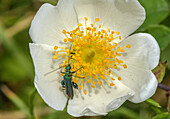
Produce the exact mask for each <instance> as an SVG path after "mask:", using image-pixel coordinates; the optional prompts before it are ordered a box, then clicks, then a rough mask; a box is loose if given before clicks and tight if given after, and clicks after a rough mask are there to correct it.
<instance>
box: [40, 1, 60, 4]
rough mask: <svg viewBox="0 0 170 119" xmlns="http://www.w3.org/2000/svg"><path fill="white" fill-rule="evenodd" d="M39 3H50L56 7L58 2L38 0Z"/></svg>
mask: <svg viewBox="0 0 170 119" xmlns="http://www.w3.org/2000/svg"><path fill="white" fill-rule="evenodd" d="M39 1H41V2H45V3H50V4H52V5H57V3H58V0H39Z"/></svg>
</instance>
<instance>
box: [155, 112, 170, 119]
mask: <svg viewBox="0 0 170 119" xmlns="http://www.w3.org/2000/svg"><path fill="white" fill-rule="evenodd" d="M169 115H170V114H169V113H168V112H164V113H161V114H158V115H156V116H154V117H153V118H152V119H167V118H168V116H169Z"/></svg>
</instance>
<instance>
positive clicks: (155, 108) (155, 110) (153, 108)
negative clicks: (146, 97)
mask: <svg viewBox="0 0 170 119" xmlns="http://www.w3.org/2000/svg"><path fill="white" fill-rule="evenodd" d="M151 108H152V110H153V111H154V112H155V113H156V114H160V113H162V112H161V110H160V109H159V108H157V107H151Z"/></svg>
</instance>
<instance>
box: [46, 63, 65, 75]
mask: <svg viewBox="0 0 170 119" xmlns="http://www.w3.org/2000/svg"><path fill="white" fill-rule="evenodd" d="M65 66H66V65H65ZM65 66H62V67H60V68H57V69H54V70H52V71H50V72H47V73H45V74H44V76H47V75H48V74H51V73H53V72H55V71H57V70H59V69H61V68H63V67H65Z"/></svg>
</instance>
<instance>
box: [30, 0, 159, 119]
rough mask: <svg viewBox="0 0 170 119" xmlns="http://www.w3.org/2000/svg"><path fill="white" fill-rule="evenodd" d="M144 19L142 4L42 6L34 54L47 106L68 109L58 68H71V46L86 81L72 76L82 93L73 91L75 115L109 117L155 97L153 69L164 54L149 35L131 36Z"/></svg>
mask: <svg viewBox="0 0 170 119" xmlns="http://www.w3.org/2000/svg"><path fill="white" fill-rule="evenodd" d="M144 19H145V11H144V8H143V7H142V6H141V5H140V4H139V2H138V1H137V0H60V1H59V3H58V5H57V6H52V5H50V4H44V5H42V6H41V8H40V9H39V11H38V12H37V14H36V16H35V18H34V19H33V21H32V24H31V28H30V36H31V39H32V40H33V42H34V43H30V51H31V55H32V58H33V61H34V65H35V86H36V88H37V90H38V92H39V94H40V95H41V97H42V98H43V99H44V101H45V102H46V103H47V104H48V105H49V106H51V107H53V108H54V109H56V110H63V109H64V107H65V106H66V102H67V95H66V93H65V90H62V85H61V81H62V80H63V76H61V70H56V71H55V69H56V68H58V67H59V65H60V67H61V65H62V66H64V65H66V64H67V60H66V59H68V58H67V55H69V53H68V51H69V48H70V47H69V46H70V44H72V45H71V52H74V53H73V54H71V55H72V56H70V55H69V59H70V60H71V61H70V64H71V66H72V70H73V71H74V70H76V69H78V68H80V67H82V68H81V69H80V70H79V71H77V72H76V75H79V76H83V77H84V78H74V77H72V78H73V80H72V81H73V82H76V83H77V84H78V85H79V89H82V90H79V89H73V92H74V96H73V99H69V101H68V106H67V111H68V113H69V114H70V115H72V116H76V117H78V116H95V115H106V114H107V113H108V112H109V111H112V110H115V109H117V108H118V107H119V106H120V105H121V104H122V103H124V102H125V101H126V100H129V101H131V102H134V103H139V102H142V101H145V100H146V99H148V98H150V97H151V96H152V95H153V94H154V93H155V90H156V88H157V84H158V83H157V80H156V78H155V76H154V74H153V73H152V71H151V70H152V69H153V68H155V67H156V66H157V65H158V62H159V57H160V49H159V46H158V44H157V42H156V41H155V39H154V38H153V37H152V36H151V35H149V34H146V33H136V34H133V35H130V34H132V33H133V32H134V31H135V30H136V29H137V28H138V27H139V26H140V25H141V24H142V23H143V21H144ZM77 25H78V27H77ZM83 31H84V32H83ZM98 31H101V32H100V33H99V32H98ZM113 31H114V32H113ZM88 32H89V33H88ZM102 34H103V35H102ZM110 34H111V35H110ZM129 35H130V36H129ZM87 36H89V37H88V38H87ZM87 39H88V40H87ZM63 48H64V49H63ZM54 49H55V50H56V51H54ZM65 51H66V52H65ZM62 52H65V54H63V53H62ZM54 53H55V54H54ZM62 55H63V56H62ZM71 57H72V59H71ZM62 70H64V68H62ZM51 71H54V72H51ZM48 72H50V73H48ZM47 74H48V75H47ZM76 75H75V76H76ZM91 86H92V87H91Z"/></svg>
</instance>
